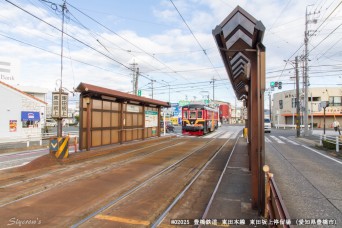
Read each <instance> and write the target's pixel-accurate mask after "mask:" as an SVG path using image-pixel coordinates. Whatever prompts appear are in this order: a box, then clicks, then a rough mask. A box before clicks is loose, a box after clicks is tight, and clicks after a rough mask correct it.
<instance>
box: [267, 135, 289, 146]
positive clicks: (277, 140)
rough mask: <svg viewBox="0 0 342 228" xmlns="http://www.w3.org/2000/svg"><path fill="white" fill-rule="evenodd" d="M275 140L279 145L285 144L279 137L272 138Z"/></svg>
mask: <svg viewBox="0 0 342 228" xmlns="http://www.w3.org/2000/svg"><path fill="white" fill-rule="evenodd" d="M270 137H271V138H272V139H273V140H275V141H276V142H277V143H279V144H285V143H284V142H283V141H281V140H280V139H278V138H277V137H275V136H274V135H271V136H270Z"/></svg>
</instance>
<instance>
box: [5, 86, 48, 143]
mask: <svg viewBox="0 0 342 228" xmlns="http://www.w3.org/2000/svg"><path fill="white" fill-rule="evenodd" d="M0 94H1V96H0V103H1V109H0V115H1V118H0V139H3V138H17V139H19V138H26V137H27V136H29V135H37V134H40V133H41V128H42V122H43V120H44V118H45V114H46V106H47V103H46V102H44V101H42V100H40V99H38V98H36V97H34V96H32V95H29V94H27V93H25V92H23V91H22V90H19V89H17V88H15V87H13V86H11V85H8V84H6V83H4V82H2V81H0Z"/></svg>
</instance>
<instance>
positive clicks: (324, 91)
mask: <svg viewBox="0 0 342 228" xmlns="http://www.w3.org/2000/svg"><path fill="white" fill-rule="evenodd" d="M301 97H302V98H303V96H301ZM311 97H312V100H311ZM295 98H296V90H288V91H283V92H280V93H276V94H274V95H273V103H272V123H273V124H278V123H279V124H289V125H292V124H295V123H296V122H295V121H296V119H295V118H296V106H295V104H296V99H295ZM322 101H329V103H330V105H329V107H327V108H326V113H325V117H326V120H325V123H326V125H325V126H326V128H332V123H333V122H334V119H335V118H336V119H337V120H338V121H339V122H340V124H342V87H319V88H309V89H308V123H309V124H310V123H311V116H312V119H313V126H314V127H318V128H323V122H324V113H323V109H321V108H320V103H321V102H322ZM303 106H304V102H303V101H301V104H300V107H303ZM301 110H302V108H301ZM302 117H303V113H302V111H301V119H302ZM301 124H303V122H302V121H301Z"/></svg>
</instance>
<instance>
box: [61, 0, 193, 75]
mask: <svg viewBox="0 0 342 228" xmlns="http://www.w3.org/2000/svg"><path fill="white" fill-rule="evenodd" d="M68 5H69V6H71V7H72V8H74V9H75V10H76V11H78V12H79V13H81V14H82V15H84V16H85V17H87V18H89V19H90V20H92V21H94V22H95V23H97V24H99V25H100V26H102V27H103V28H105V29H107V30H108V31H110V32H112V33H113V34H115V35H116V36H118V37H120V38H121V39H123V40H124V41H126V42H127V43H129V44H130V45H132V46H134V47H135V48H137V49H139V50H141V51H142V52H144V53H145V54H146V55H148V56H150V57H152V58H153V59H155V60H157V61H158V62H160V63H161V64H162V65H164V66H166V67H167V68H169V69H170V70H171V71H172V72H176V71H175V70H174V69H172V68H171V67H169V66H168V65H166V64H165V63H164V62H162V61H160V60H159V59H157V58H156V57H155V56H153V55H151V54H150V53H148V52H146V51H145V50H143V49H142V48H141V47H139V46H137V45H135V44H134V43H132V42H131V41H129V40H128V39H126V38H125V37H123V36H121V35H120V34H118V33H116V32H114V31H113V30H111V29H110V28H108V27H107V26H105V25H103V24H101V23H100V22H98V21H97V20H95V19H94V18H92V17H90V16H89V15H87V14H86V13H84V12H82V11H81V10H79V9H78V8H77V7H75V6H73V5H71V4H70V3H68ZM179 76H181V77H182V78H183V79H185V80H186V81H189V80H188V79H187V78H185V77H184V76H182V75H180V74H179Z"/></svg>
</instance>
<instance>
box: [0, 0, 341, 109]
mask: <svg viewBox="0 0 342 228" xmlns="http://www.w3.org/2000/svg"><path fill="white" fill-rule="evenodd" d="M17 2H18V5H21V6H23V8H25V9H27V10H28V11H30V12H32V13H33V14H35V15H37V16H38V17H40V18H42V19H43V20H45V21H47V22H49V23H51V24H53V25H54V26H56V27H57V28H60V26H61V20H60V19H61V18H60V15H58V16H57V15H56V14H55V13H54V12H52V11H51V10H48V8H46V9H45V8H37V7H36V6H33V5H25V3H26V2H22V1H17ZM315 2H316V1H313V0H305V1H291V2H290V4H288V6H287V7H286V8H284V7H285V6H286V4H287V3H288V1H271V0H266V1H265V0H243V1H238V2H234V3H232V1H227V0H217V1H212V0H191V1H181V0H178V1H174V4H175V5H176V6H177V8H178V10H179V11H180V12H181V14H182V15H183V17H184V19H185V20H186V21H187V23H188V25H189V26H190V27H191V30H192V31H193V33H194V34H195V36H196V38H197V39H198V41H199V42H200V44H201V45H202V46H203V48H204V49H205V50H206V53H207V56H208V57H209V58H210V60H211V61H212V63H213V65H214V66H216V67H218V66H222V60H221V57H220V55H219V53H218V51H217V48H216V44H215V42H214V39H213V37H212V34H211V31H212V29H213V28H214V27H215V26H216V25H217V24H219V23H220V22H221V21H222V20H223V19H224V18H225V17H226V16H227V15H228V14H229V13H230V12H231V11H232V10H233V8H235V7H236V5H235V4H236V3H238V4H239V5H240V6H241V7H243V8H244V9H245V10H246V11H247V12H249V13H250V14H252V15H253V16H254V17H255V18H256V19H258V20H261V21H262V22H263V24H264V25H265V27H266V29H267V30H266V33H265V37H264V44H265V46H266V53H267V71H271V70H272V71H276V70H281V69H283V67H284V62H283V60H284V59H288V58H289V57H290V56H291V55H292V54H293V53H294V52H295V51H296V50H297V49H298V48H299V47H300V45H301V44H302V43H303V39H304V16H305V7H306V6H307V5H308V4H311V3H315ZM99 4H100V3H99ZM122 4H123V3H122ZM37 5H38V4H37ZM324 6H325V7H327V6H328V4H326V5H324ZM333 7H335V5H333V6H332V7H331V8H329V10H325V11H324V16H321V17H320V18H319V19H320V20H319V21H318V24H317V25H310V29H311V30H312V29H315V28H317V26H318V25H319V24H320V23H322V21H323V19H324V18H325V17H326V16H327V15H328V13H329V12H330V11H331V10H332V9H333ZM314 8H316V6H315V7H314ZM146 9H149V10H150V11H148V12H144V13H145V14H146V17H147V16H148V15H149V16H150V15H152V19H151V17H149V18H147V19H145V18H139V20H144V21H152V20H154V21H153V23H150V24H147V25H146V27H145V30H146V31H147V30H148V33H147V34H148V35H146V34H141V33H138V32H137V31H132V30H129V29H120V30H116V29H115V28H116V27H117V26H119V25H121V24H122V23H123V22H124V23H134V21H132V20H126V19H120V17H118V16H116V15H108V14H105V15H103V18H104V20H107V21H110V23H111V24H105V25H106V26H108V27H110V28H111V29H113V31H115V32H116V33H117V34H119V35H120V36H121V37H123V38H124V39H126V40H124V39H122V38H120V37H118V36H117V35H115V34H113V33H112V32H110V31H108V30H105V29H104V28H103V27H100V26H99V25H98V24H96V23H94V22H90V21H89V20H86V21H85V20H81V19H80V22H81V23H82V24H83V25H85V26H87V27H88V28H89V29H90V30H91V31H88V30H87V29H85V28H83V27H81V26H80V25H79V24H76V23H75V22H74V21H72V20H66V24H65V31H66V32H67V33H68V34H70V35H72V36H73V37H75V38H77V39H79V40H80V41H82V42H84V43H86V44H87V45H90V46H91V47H93V48H94V49H96V50H98V51H100V52H101V53H102V54H101V53H98V52H97V51H95V50H92V49H90V48H89V47H86V46H85V45H83V44H81V43H79V42H78V41H75V40H73V39H72V38H70V37H68V36H64V56H65V57H66V58H64V60H63V63H64V64H63V77H65V79H63V81H64V82H63V84H64V85H65V86H66V87H68V88H69V89H71V88H72V87H74V86H77V85H78V84H79V82H87V83H93V84H96V85H99V86H104V87H110V88H112V89H117V90H122V91H130V90H131V87H132V86H131V71H130V70H128V69H126V68H125V67H123V66H122V65H120V64H118V63H117V62H115V61H118V62H120V63H122V64H123V65H125V66H127V67H129V66H130V64H131V63H132V62H133V61H135V62H137V63H138V66H139V68H140V72H142V73H143V74H144V75H145V76H147V75H148V76H149V77H153V79H155V80H157V81H158V82H157V85H158V83H159V82H161V80H165V81H168V82H170V84H179V83H183V84H184V85H189V87H190V86H191V83H196V82H199V81H201V82H203V81H209V80H211V79H212V78H213V76H214V77H215V78H216V79H220V78H219V76H218V75H217V72H218V73H219V75H220V77H221V78H222V79H228V77H227V74H226V71H225V69H224V68H223V67H221V68H217V69H216V70H213V69H211V70H207V69H206V68H210V67H211V63H210V62H209V61H208V58H207V56H206V55H205V54H204V53H203V51H201V47H200V46H199V45H198V44H197V42H196V40H195V39H194V37H193V36H192V34H191V33H190V32H189V30H188V28H187V27H186V26H185V24H184V23H183V21H182V19H181V18H180V16H179V14H178V13H177V11H176V10H175V8H174V7H173V5H172V4H171V3H170V1H160V2H158V3H156V4H154V5H153V6H149V7H146ZM70 10H72V9H70ZM322 10H324V7H323V8H322ZM123 13H124V12H123ZM76 16H77V15H76ZM96 16H97V18H95V19H97V20H99V21H102V18H101V16H100V14H99V13H97V14H96ZM71 19H72V17H71ZM340 23H341V12H340V10H337V11H336V13H335V14H334V15H333V16H332V18H331V21H330V20H329V23H327V24H326V27H323V28H324V29H323V32H322V33H320V34H319V35H317V36H315V37H312V38H311V40H310V48H313V47H315V46H316V45H317V44H318V43H319V42H320V41H321V40H322V39H323V38H324V37H325V36H327V35H328V34H329V32H331V31H332V30H333V29H334V28H336V27H337V25H338V24H340ZM157 24H159V25H160V24H162V25H163V26H156V25H157ZM127 27H128V26H127ZM337 32H341V29H340V30H338V31H336V33H334V35H332V36H331V37H328V38H327V39H326V41H324V42H322V43H321V44H320V45H319V46H318V47H317V48H316V49H315V50H314V51H313V52H312V53H310V57H316V56H320V55H321V54H322V53H323V52H322V51H323V50H327V49H328V48H330V47H331V46H332V45H333V44H334V43H336V41H338V39H340V38H339V37H340V35H337V34H339V33H337ZM0 34H3V35H6V36H9V37H13V38H15V39H18V40H20V41H23V42H26V43H30V44H32V45H35V46H38V47H41V48H43V49H46V50H48V51H51V52H53V53H55V54H56V55H54V54H51V53H48V52H44V51H41V50H39V49H36V48H34V47H30V46H27V45H25V44H22V43H18V42H16V41H14V40H10V39H8V38H5V37H3V36H0V42H1V45H0V52H1V53H6V55H7V56H8V57H14V58H18V59H20V61H21V79H22V84H25V85H40V86H42V87H45V88H48V89H50V90H53V89H54V87H55V86H56V85H55V84H56V80H58V79H59V78H60V56H59V54H60V52H61V49H60V41H61V33H60V31H58V30H56V29H54V28H51V27H50V26H49V25H47V24H45V23H43V22H41V21H39V20H37V19H35V18H33V17H32V16H29V15H27V14H26V13H24V12H23V11H21V10H18V9H16V8H15V7H13V6H12V5H9V4H8V3H3V4H0ZM97 40H98V41H97ZM128 41H129V42H132V43H134V45H135V46H133V45H131V44H130V43H129V42H128ZM341 45H342V42H340V43H337V45H336V47H335V48H334V49H336V50H341ZM334 49H333V50H332V51H330V52H329V53H328V54H327V56H331V57H333V58H336V59H337V60H338V61H341V59H340V55H338V54H336V51H335V50H334ZM142 50H144V51H145V52H146V53H148V54H146V53H145V52H144V51H142ZM103 54H105V55H107V56H108V57H109V58H108V57H105V56H103ZM300 54H302V53H301V52H299V53H298V55H300ZM67 57H70V58H72V59H74V61H70V60H69V59H68V58H67ZM113 59H114V60H115V61H113ZM75 60H77V61H75ZM326 60H327V58H326V57H322V58H321V59H319V61H317V60H315V59H313V61H312V62H311V64H323V63H325V61H326ZM78 61H81V62H84V63H86V64H83V63H79V62H78ZM328 63H329V64H331V60H330V61H328ZM336 63H339V62H336ZM94 66H97V67H94ZM287 68H288V67H287ZM193 69H199V70H197V71H195V70H194V71H192V70H193ZM200 69H201V70H200ZM324 69H326V68H323V70H324ZM339 69H340V68H339ZM189 70H190V71H189ZM172 71H176V72H172ZM290 74H293V71H292V72H290V73H289V72H286V73H284V75H290ZM279 75H280V74H279ZM316 75H317V74H316ZM268 76H271V77H274V76H277V73H272V74H269V75H268ZM282 77H283V76H282ZM282 79H284V81H286V80H289V77H288V76H286V77H283V78H282ZM270 80H273V78H272V79H270ZM333 80H335V81H336V80H339V78H333ZM314 81H317V82H320V80H317V78H312V82H314ZM226 82H227V87H228V89H227V88H226V86H222V87H220V88H219V87H218V88H217V94H216V95H215V97H217V98H220V99H227V100H229V101H230V102H233V101H234V97H233V96H234V95H233V92H232V91H231V86H230V82H228V81H226ZM148 83H149V81H148V80H146V79H145V78H144V77H141V81H140V82H139V84H140V85H142V86H143V85H147V84H148ZM159 86H161V84H159ZM148 87H149V86H146V87H145V88H148ZM284 87H285V86H284ZM291 88H292V85H291ZM173 90H174V91H176V89H173ZM203 90H207V91H209V93H210V95H212V94H211V93H212V92H211V91H212V89H211V85H210V84H208V85H205V86H203V88H201V87H196V88H194V89H190V90H189V91H186V90H184V89H183V90H179V92H176V93H174V96H173V99H175V100H174V101H176V100H177V99H184V97H185V95H186V94H187V95H188V96H189V97H190V96H194V95H195V96H197V97H200V96H201V95H200V91H203ZM160 92H163V93H164V94H160V95H159V96H158V97H157V99H163V100H167V99H168V94H167V93H165V92H167V89H166V88H165V90H164V91H160Z"/></svg>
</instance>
